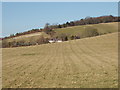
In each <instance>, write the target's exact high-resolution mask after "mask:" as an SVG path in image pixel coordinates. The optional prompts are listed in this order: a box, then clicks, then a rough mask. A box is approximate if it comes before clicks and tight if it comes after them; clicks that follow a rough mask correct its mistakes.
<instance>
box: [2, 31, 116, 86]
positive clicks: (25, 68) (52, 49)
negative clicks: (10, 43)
mask: <svg viewBox="0 0 120 90" xmlns="http://www.w3.org/2000/svg"><path fill="white" fill-rule="evenodd" d="M117 46H118V39H117V33H113V34H107V35H102V36H97V37H92V38H85V39H80V40H72V41H67V42H62V43H54V44H46V45H39V46H29V47H18V48H6V49H3V55H2V57H3V61H2V65H3V67H2V68H3V69H2V70H3V72H2V75H3V76H2V80H3V81H2V83H3V84H2V85H3V88H8V87H10V88H18V87H22V88H56V87H57V88H60V87H61V88H104V87H106V88H112V87H113V88H114V87H117V86H118V82H117V81H118V56H117V55H118V51H117V50H118V48H117Z"/></svg>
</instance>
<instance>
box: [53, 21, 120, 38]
mask: <svg viewBox="0 0 120 90" xmlns="http://www.w3.org/2000/svg"><path fill="white" fill-rule="evenodd" d="M118 23H119V22H112V23H100V24H90V25H81V26H73V27H67V28H62V29H55V30H54V31H55V32H56V36H57V35H60V34H62V33H64V34H66V35H69V36H70V35H79V36H81V37H84V33H83V32H84V31H85V30H86V29H89V30H90V29H97V31H98V33H99V34H106V33H112V32H117V31H118Z"/></svg>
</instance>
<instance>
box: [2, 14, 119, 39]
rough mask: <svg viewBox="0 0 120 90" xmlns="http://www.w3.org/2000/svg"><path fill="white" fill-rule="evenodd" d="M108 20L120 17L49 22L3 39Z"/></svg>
mask: <svg viewBox="0 0 120 90" xmlns="http://www.w3.org/2000/svg"><path fill="white" fill-rule="evenodd" d="M108 22H120V17H114V16H112V15H109V16H100V17H86V18H85V19H80V20H77V21H70V22H66V23H63V24H56V25H50V24H49V23H46V25H45V27H44V28H41V29H32V30H28V31H26V32H20V33H16V34H11V35H10V36H8V37H4V38H3V39H8V38H13V37H17V36H21V35H26V34H31V33H36V32H45V33H47V34H49V35H53V34H54V33H55V32H54V31H53V29H57V28H66V27H70V26H78V25H88V24H99V23H108Z"/></svg>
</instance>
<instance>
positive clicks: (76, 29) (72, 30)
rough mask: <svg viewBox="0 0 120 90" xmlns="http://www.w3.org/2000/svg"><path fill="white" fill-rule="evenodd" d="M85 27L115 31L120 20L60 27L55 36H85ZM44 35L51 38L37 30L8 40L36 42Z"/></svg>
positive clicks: (101, 32)
mask: <svg viewBox="0 0 120 90" xmlns="http://www.w3.org/2000/svg"><path fill="white" fill-rule="evenodd" d="M85 29H89V30H91V29H97V31H98V33H99V34H106V33H113V32H117V31H118V22H112V23H100V24H91V25H81V26H72V27H67V28H59V29H54V31H55V32H56V33H55V36H59V35H61V34H66V35H67V36H68V37H70V36H71V35H79V36H80V37H84V36H85V35H84V31H85ZM41 36H43V37H45V38H49V37H50V36H49V35H48V34H46V33H44V32H37V33H32V34H27V35H22V36H18V37H15V38H11V39H7V40H6V41H8V42H11V41H21V40H22V41H25V42H30V41H32V42H34V41H35V40H37V39H40V37H41Z"/></svg>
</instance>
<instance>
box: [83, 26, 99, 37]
mask: <svg viewBox="0 0 120 90" xmlns="http://www.w3.org/2000/svg"><path fill="white" fill-rule="evenodd" d="M98 35H99V33H98V31H97V29H95V28H91V27H88V28H86V29H85V30H84V32H83V37H93V36H98Z"/></svg>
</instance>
